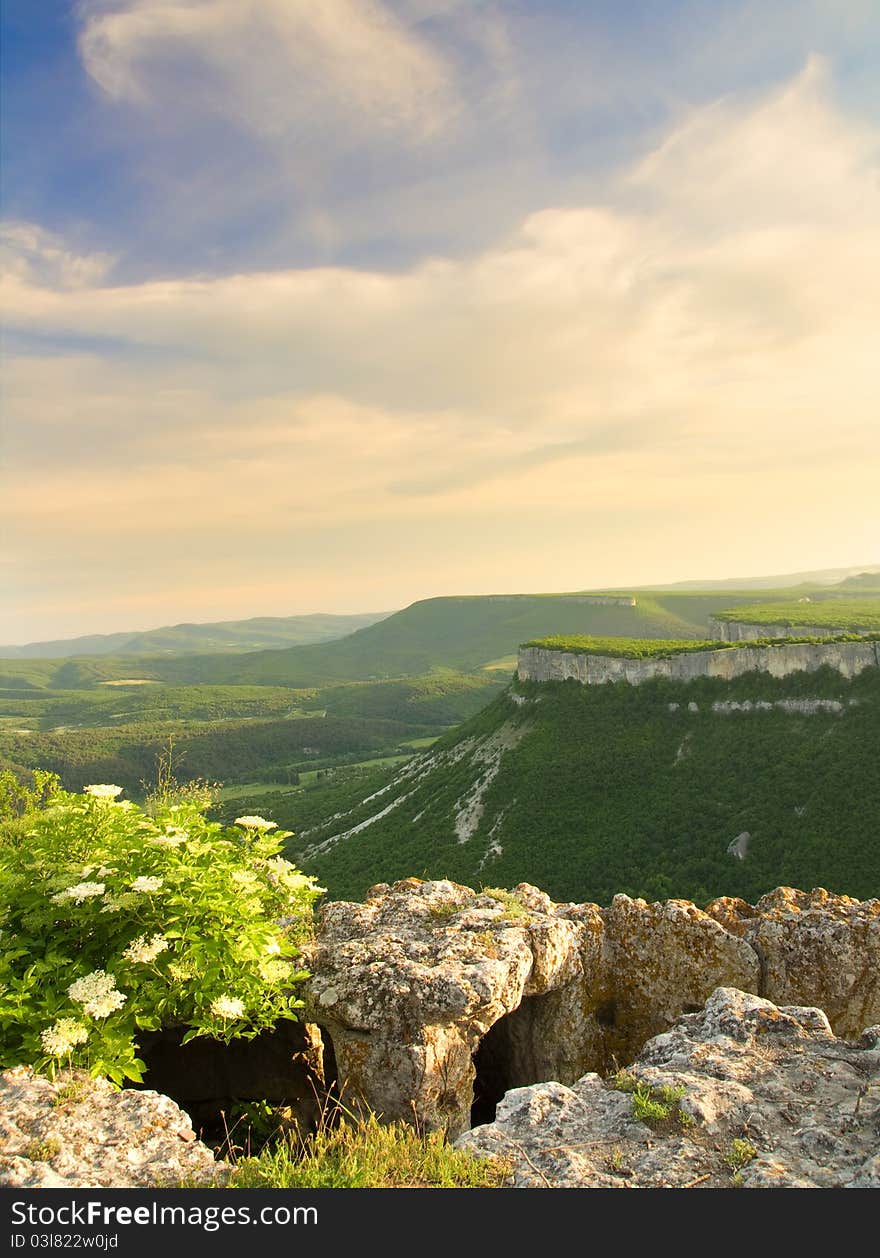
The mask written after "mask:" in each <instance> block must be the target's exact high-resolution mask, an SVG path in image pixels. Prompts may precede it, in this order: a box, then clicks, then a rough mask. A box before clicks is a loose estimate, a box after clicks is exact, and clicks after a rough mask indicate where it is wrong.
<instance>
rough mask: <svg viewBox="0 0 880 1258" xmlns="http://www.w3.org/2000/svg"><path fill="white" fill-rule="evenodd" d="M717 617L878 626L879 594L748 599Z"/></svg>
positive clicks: (747, 621) (864, 627)
mask: <svg viewBox="0 0 880 1258" xmlns="http://www.w3.org/2000/svg"><path fill="white" fill-rule="evenodd" d="M716 619H718V620H738V621H741V622H742V623H744V624H752V625H787V626H797V625H817V626H827V627H828V628H829V629H843V630H849V631H850V632H854V633H857V632H859V631H860V630H875V631H876V630H880V598H835V599H823V600H822V601H821V602H816V603H814V602H809V603H792V602H783V603H749V604H746V605H745V606H741V607H729V608H726V609H725V610H724V611H720V612H717V613H716Z"/></svg>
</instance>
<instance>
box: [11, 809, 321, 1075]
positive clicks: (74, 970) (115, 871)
mask: <svg viewBox="0 0 880 1258" xmlns="http://www.w3.org/2000/svg"><path fill="white" fill-rule="evenodd" d="M120 793H121V792H120V789H119V788H118V787H115V786H111V785H105V784H101V785H97V786H91V787H86V789H85V792H84V794H83V795H71V794H67V793H65V792H62V791H58V792H56V793H54V795H53V796H52V798H51V800H50V802H49V805H48V807H45V808H43V809H41V810H40V809H37V810H34V811H32V812H31V813H29V814H28V815H26V817H25V818H24V821H25V827H26V828H25V830H24V835H23V837H20V838H19V841H18V842H16V843H14V844H7V845H5V846H0V1065H3V1066H12V1065H20V1064H25V1063H28V1064H31V1065H33V1066H34V1068H35V1069H36V1070H38V1071H43V1072H45V1073H48V1074H54V1072H55V1070H56V1069H57V1066H58V1064H59V1063H62V1062H63V1063H64V1064H71V1065H79V1066H86V1067H87V1068H88V1069H90V1070H91V1073H92V1074H94V1075H106V1076H107V1077H109V1078H110V1079H112V1080H114V1081H115V1082H116V1083H119V1084H121V1083H122V1082H123V1081H124V1080H125V1079H132V1080H136V1081H137V1080H139V1079H140V1078H141V1077H142V1074H143V1070H144V1063H143V1062H142V1061H140V1060H139V1059H138V1057H137V1036H138V1034H139V1032H145V1031H154V1030H158V1029H159V1028H160V1027H177V1028H182V1029H184V1031H185V1034H184V1036H183V1041H184V1043H185V1042H186V1041H187V1040H190V1039H193V1038H194V1037H195V1036H199V1035H206V1036H213V1037H215V1038H217V1039H221V1040H230V1039H233V1038H235V1037H239V1036H241V1037H245V1038H250V1037H252V1036H254V1035H257V1034H258V1033H259V1032H260V1031H262V1030H265V1029H266V1028H268V1027H270V1026H272V1025H273V1024H274V1023H275V1022H277V1021H278V1020H279V1019H281V1018H294V1019H295V1017H296V1012H295V1011H296V1010H297V1009H298V1008H300V1007H301V1006H302V1001H301V1000H299V999H297V996H296V984H297V983H299V982H301V981H302V979H304V978H305V977H306V975H305V973H303V972H302V971H301V970H300V969H299V968H298V967H297V964H296V957H297V954H298V952H299V948H300V945H301V944H302V942H303V940H304V938H305V937H306V936H307V934H308V931H309V928H310V923H311V910H312V905H313V903H314V901H315V899H316V898H317V897H318V896H319V895H320V894H321V888H320V887H316V886H315V884H314V881H313V880H312V879H311V878H308V877H306V876H305V875H304V874H301V873H299V872H298V871H297V870H296V869H295V868H294V867H293V865H291V864H290V862H289V861H286V860H284V858H283V857H282V856H281V846H282V843H283V840H284V839H285V838H286V837H287V832H286V831H279V830H275V829H274V826H273V825H272V823H270V822H264V821H263V819H262V818H259V817H242V818H240V819H239V823H237V825H236V826H234V827H231V828H228V829H225V828H224V827H222V826H221V825H219V824H217V823H216V822H210V821H207V820H206V819H205V817H204V816H203V809H204V803H201V802H198V801H190V802H178V803H176V804H168V805H167V806H165V807H160V808H158V809H157V810H156V811H155V812H154V815H152V816H148V815H147V814H146V813H145V812H144V811H143V810H142V809H140V808H138V807H136V806H135V805H134V804H131V803H129V802H127V801H122V802H120V801H119V800H117V798H116V797H117V795H119V794H120ZM256 823H260V824H256ZM270 829H273V830H274V833H272V834H269V830H270Z"/></svg>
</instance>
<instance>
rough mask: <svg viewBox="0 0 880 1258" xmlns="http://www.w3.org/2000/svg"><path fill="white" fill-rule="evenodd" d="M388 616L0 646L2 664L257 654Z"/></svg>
mask: <svg viewBox="0 0 880 1258" xmlns="http://www.w3.org/2000/svg"><path fill="white" fill-rule="evenodd" d="M387 615H389V613H388V612H363V613H361V614H358V615H351V616H334V615H329V614H325V613H323V612H316V613H314V614H311V615H307V616H255V617H253V618H252V619H250V620H222V621H218V622H217V623H216V624H182V625H166V626H164V627H163V628H161V629H143V630H137V631H131V632H128V633H95V634H89V635H86V636H85V637H81V638H59V639H57V640H56V641H53V642H28V643H26V644H25V645H23V646H0V659H12V660H21V659H49V660H58V659H62V658H66V657H68V656H83V655H152V654H153V653H154V652H156V653H159V652H161V653H162V654H171V655H192V654H196V653H206V652H215V651H235V652H241V651H258V650H260V649H261V648H278V647H287V646H298V645H303V644H305V643H311V642H329V641H331V640H332V639H334V638H342V637H345V635H346V634H349V633H353V632H354V631H355V629H361V628H363V627H364V626H365V625H372V624H374V623H375V622H376V621H377V620H382V619H383V617H385V616H387Z"/></svg>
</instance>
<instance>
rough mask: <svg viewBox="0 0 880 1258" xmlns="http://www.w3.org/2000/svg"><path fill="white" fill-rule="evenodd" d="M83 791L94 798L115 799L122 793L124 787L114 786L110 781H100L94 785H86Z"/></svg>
mask: <svg viewBox="0 0 880 1258" xmlns="http://www.w3.org/2000/svg"><path fill="white" fill-rule="evenodd" d="M83 791H84V793H85V794H86V795H91V796H92V797H93V798H94V799H115V798H116V796H117V795H121V794H122V787H121V786H113V785H111V784H110V783H109V782H98V783H96V784H95V785H94V786H84V787H83Z"/></svg>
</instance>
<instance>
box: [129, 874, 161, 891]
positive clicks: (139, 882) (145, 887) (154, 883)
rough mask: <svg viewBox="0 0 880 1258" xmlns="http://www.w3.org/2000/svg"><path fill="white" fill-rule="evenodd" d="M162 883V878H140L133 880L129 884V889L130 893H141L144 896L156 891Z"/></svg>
mask: <svg viewBox="0 0 880 1258" xmlns="http://www.w3.org/2000/svg"><path fill="white" fill-rule="evenodd" d="M163 881H164V880H163V879H162V878H156V877H155V876H153V877H144V876H141V877H140V878H135V880H134V882H133V883H132V884H131V889H132V891H142V892H143V893H144V894H145V895H146V894H147V893H148V892H150V891H158V890H159V889H160V887H161V886H162V882H163Z"/></svg>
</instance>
